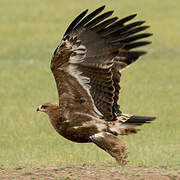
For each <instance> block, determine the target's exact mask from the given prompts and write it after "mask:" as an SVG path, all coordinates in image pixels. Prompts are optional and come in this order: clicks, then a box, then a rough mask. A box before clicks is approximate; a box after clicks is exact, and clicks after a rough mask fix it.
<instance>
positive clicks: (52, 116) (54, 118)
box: [47, 108, 61, 130]
mask: <svg viewBox="0 0 180 180" xmlns="http://www.w3.org/2000/svg"><path fill="white" fill-rule="evenodd" d="M47 114H48V116H49V120H50V122H51V124H52V125H53V127H54V128H55V129H56V130H57V129H59V127H60V124H61V116H60V111H59V108H56V109H53V110H51V111H49V112H48V113H47Z"/></svg>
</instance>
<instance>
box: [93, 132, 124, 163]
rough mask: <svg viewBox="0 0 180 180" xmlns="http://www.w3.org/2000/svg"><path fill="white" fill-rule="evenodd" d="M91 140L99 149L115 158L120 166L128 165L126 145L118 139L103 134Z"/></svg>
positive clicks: (108, 134) (94, 136)
mask: <svg viewBox="0 0 180 180" xmlns="http://www.w3.org/2000/svg"><path fill="white" fill-rule="evenodd" d="M90 138H91V140H92V141H93V142H94V143H95V144H96V145H97V146H98V147H100V148H101V149H103V150H104V151H106V152H107V153H109V154H110V155H111V156H112V157H114V158H115V159H116V161H117V162H118V163H119V164H120V165H125V164H126V163H127V162H126V158H127V153H126V145H125V143H124V142H123V141H121V140H120V139H119V138H118V137H116V136H114V135H113V134H111V133H108V132H101V133H97V134H95V135H93V136H91V137H90Z"/></svg>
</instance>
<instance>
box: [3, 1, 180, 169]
mask: <svg viewBox="0 0 180 180" xmlns="http://www.w3.org/2000/svg"><path fill="white" fill-rule="evenodd" d="M0 2H1V6H0V27H1V28H0V42H1V43H0V49H1V50H0V77H1V81H0V85H1V88H0V107H1V108H0V115H1V116H0V165H1V166H15V167H16V166H25V165H30V166H35V165H58V164H83V163H85V164H86V163H96V164H100V163H106V164H107V163H114V164H115V162H114V160H112V159H111V157H110V156H109V155H107V154H106V153H104V152H103V151H101V150H100V149H98V148H97V147H96V146H95V145H93V144H76V143H72V142H70V141H68V140H65V139H64V138H62V137H60V136H59V135H58V134H57V133H56V132H55V131H54V129H53V128H52V127H51V125H50V123H49V121H48V117H47V116H45V115H43V114H37V113H36V112H35V109H36V108H37V107H38V106H39V105H40V104H42V103H44V102H46V101H57V92H56V87H55V82H54V79H53V76H52V74H51V72H50V69H49V62H50V58H51V54H52V52H53V50H54V49H55V47H56V46H57V45H58V43H59V41H60V39H61V37H62V34H63V32H64V31H65V29H66V27H67V25H68V24H69V23H70V21H71V20H72V19H73V18H74V16H76V15H77V14H78V13H79V12H81V11H82V10H84V9H85V8H86V7H89V9H91V10H93V9H95V8H97V7H98V6H101V5H103V4H107V9H115V14H116V15H118V16H121V17H123V16H126V15H129V14H132V13H136V12H137V13H138V14H139V16H138V17H137V19H147V23H148V24H150V25H151V29H150V30H149V31H151V32H153V33H154V36H153V37H152V38H151V40H152V41H153V44H152V45H150V46H148V47H146V48H145V49H147V50H148V51H149V54H148V55H146V56H144V57H143V58H142V59H141V60H139V61H138V62H137V63H135V64H133V65H132V66H131V67H130V68H129V69H127V70H126V71H124V72H123V76H122V82H121V86H122V87H123V88H122V91H121V95H120V104H121V109H122V110H123V112H127V113H132V114H133V113H136V114H144V115H145V114H148V115H156V116H157V117H158V119H157V121H156V122H154V123H153V124H151V125H150V126H144V127H143V128H142V131H141V132H140V133H138V134H137V135H132V136H128V137H122V138H123V139H125V141H126V142H127V144H128V147H129V161H130V163H129V165H133V166H142V165H143V166H150V167H170V168H179V167H180V153H179V149H180V143H179V142H180V141H179V140H180V135H179V132H180V124H179V117H180V111H179V109H180V101H179V99H180V93H179V89H180V78H179V67H180V60H179V54H180V53H179V48H180V46H179V42H180V36H179V29H180V24H179V23H178V22H179V17H180V16H179V8H180V2H179V1H177V0H175V1H173V2H172V1H170V0H166V1H163V2H160V1H156V0H151V1H149V2H146V1H143V0H136V1H135V2H133V3H132V2H131V1H122V0H120V1H116V0H111V1H107V2H105V1H102V0H100V1H95V0H94V3H92V1H91V2H90V1H87V0H85V1H84V0H79V1H73V0H69V1H65V0H61V1H59V0H54V1H49V0H43V1H40V0H31V1H26V0H0ZM120 138H121V137H120Z"/></svg>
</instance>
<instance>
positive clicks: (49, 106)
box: [36, 102, 59, 115]
mask: <svg viewBox="0 0 180 180" xmlns="http://www.w3.org/2000/svg"><path fill="white" fill-rule="evenodd" d="M36 111H40V112H45V113H47V114H48V115H50V114H53V113H56V112H57V111H59V105H58V104H57V103H55V102H46V103H44V104H42V105H40V106H39V107H38V108H37V109H36Z"/></svg>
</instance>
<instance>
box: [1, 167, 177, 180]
mask: <svg viewBox="0 0 180 180" xmlns="http://www.w3.org/2000/svg"><path fill="white" fill-rule="evenodd" d="M11 179H17V180H22V179H23V180H180V170H173V169H152V168H144V167H125V168H122V167H119V166H115V167H113V166H112V165H111V166H93V165H91V166H87V165H84V166H66V167H65V166H61V167H42V166H41V167H32V168H29V167H17V168H13V169H7V168H3V167H1V168H0V180H11Z"/></svg>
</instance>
